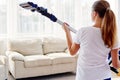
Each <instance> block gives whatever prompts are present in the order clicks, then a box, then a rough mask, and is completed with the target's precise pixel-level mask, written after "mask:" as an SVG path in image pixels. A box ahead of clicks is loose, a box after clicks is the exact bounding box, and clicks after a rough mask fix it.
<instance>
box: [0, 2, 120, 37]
mask: <svg viewBox="0 0 120 80" xmlns="http://www.w3.org/2000/svg"><path fill="white" fill-rule="evenodd" d="M27 1H31V2H34V3H36V4H38V5H39V6H43V7H45V8H47V9H48V12H50V13H52V14H54V15H55V16H56V17H57V18H58V19H60V20H62V21H64V22H67V23H69V24H70V25H71V26H72V27H74V28H77V29H78V28H81V27H85V26H90V25H91V24H92V22H91V6H92V4H93V3H94V1H96V0H0V35H3V34H5V35H6V34H7V35H8V36H18V35H19V36H23V35H26V36H28V35H29V36H36V35H37V36H39V35H43V34H45V35H48V34H51V35H57V36H58V35H59V36H63V35H64V31H63V30H62V28H61V25H59V24H57V23H54V22H51V21H50V20H49V19H47V18H46V17H44V16H42V15H41V14H39V13H37V12H34V13H33V12H31V11H28V10H25V9H23V8H21V7H20V6H19V4H20V3H22V2H27ZM107 1H109V2H110V5H111V7H112V10H113V11H114V12H115V13H116V17H117V22H118V25H120V22H119V18H118V17H120V10H119V8H118V7H120V1H119V0H107ZM118 30H119V36H120V27H119V26H118Z"/></svg>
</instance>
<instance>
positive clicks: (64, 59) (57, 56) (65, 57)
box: [46, 53, 75, 64]
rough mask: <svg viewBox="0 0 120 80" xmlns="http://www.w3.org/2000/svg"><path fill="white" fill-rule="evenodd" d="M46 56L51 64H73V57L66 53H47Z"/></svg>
mask: <svg viewBox="0 0 120 80" xmlns="http://www.w3.org/2000/svg"><path fill="white" fill-rule="evenodd" d="M46 56H48V57H50V58H51V59H52V64H64V63H72V62H75V57H74V56H71V55H70V54H67V53H49V54H47V55H46Z"/></svg>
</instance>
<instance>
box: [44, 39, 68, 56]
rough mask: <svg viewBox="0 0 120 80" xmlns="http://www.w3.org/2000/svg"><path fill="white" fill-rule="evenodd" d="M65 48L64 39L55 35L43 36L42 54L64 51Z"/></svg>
mask: <svg viewBox="0 0 120 80" xmlns="http://www.w3.org/2000/svg"><path fill="white" fill-rule="evenodd" d="M66 48H67V43H66V40H64V39H61V38H57V37H44V38H43V52H44V54H48V53H55V52H64V51H65V50H66Z"/></svg>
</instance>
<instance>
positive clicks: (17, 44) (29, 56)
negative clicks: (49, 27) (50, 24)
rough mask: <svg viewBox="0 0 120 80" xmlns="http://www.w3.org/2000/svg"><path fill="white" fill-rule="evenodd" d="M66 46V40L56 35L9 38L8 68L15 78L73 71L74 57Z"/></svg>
mask: <svg viewBox="0 0 120 80" xmlns="http://www.w3.org/2000/svg"><path fill="white" fill-rule="evenodd" d="M66 48H67V44H66V41H65V40H64V39H60V38H56V37H44V38H42V39H35V38H34V39H33V38H32V39H11V40H9V42H8V50H7V52H6V55H7V56H8V59H9V70H10V72H11V74H12V75H13V77H14V78H15V79H18V78H27V77H36V76H43V75H50V74H56V73H64V72H75V70H76V57H75V56H71V55H70V54H69V53H68V52H67V53H66V52H65V50H66Z"/></svg>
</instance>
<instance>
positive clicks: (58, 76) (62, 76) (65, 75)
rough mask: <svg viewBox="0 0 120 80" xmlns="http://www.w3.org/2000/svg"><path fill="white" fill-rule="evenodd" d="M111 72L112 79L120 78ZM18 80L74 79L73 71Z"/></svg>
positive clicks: (118, 79)
mask: <svg viewBox="0 0 120 80" xmlns="http://www.w3.org/2000/svg"><path fill="white" fill-rule="evenodd" d="M112 74H113V78H112V80H120V76H116V74H114V73H112ZM8 80H15V79H14V78H13V77H12V76H11V75H9V79H8ZM19 80H75V73H63V74H56V75H49V76H41V77H35V78H27V79H19Z"/></svg>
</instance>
